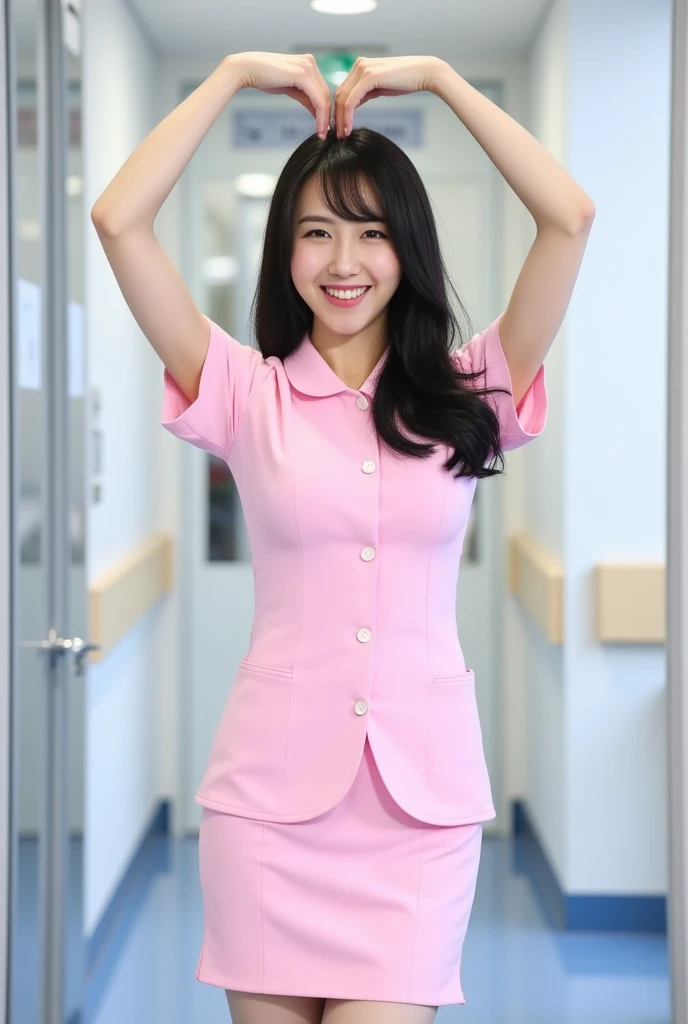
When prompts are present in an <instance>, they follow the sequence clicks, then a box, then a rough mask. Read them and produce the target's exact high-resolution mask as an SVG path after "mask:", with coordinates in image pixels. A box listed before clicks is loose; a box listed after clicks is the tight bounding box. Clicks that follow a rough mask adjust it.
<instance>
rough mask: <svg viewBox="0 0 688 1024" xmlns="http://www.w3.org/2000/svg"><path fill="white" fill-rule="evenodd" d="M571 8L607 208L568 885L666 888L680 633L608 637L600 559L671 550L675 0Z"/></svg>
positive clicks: (573, 96)
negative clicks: (594, 574)
mask: <svg viewBox="0 0 688 1024" xmlns="http://www.w3.org/2000/svg"><path fill="white" fill-rule="evenodd" d="M571 15H572V16H571V43H570V68H571V74H570V85H569V103H568V118H569V152H570V165H571V171H572V173H573V174H574V176H575V177H576V178H579V179H580V180H582V181H583V182H584V187H585V188H586V190H587V191H588V192H589V193H590V195H591V196H592V197H593V198H594V200H595V202H596V205H597V209H598V215H597V218H596V222H595V227H594V232H595V234H594V242H593V244H592V245H591V249H590V253H589V256H588V258H587V265H586V267H585V272H584V273H583V275H582V278H581V281H580V285H579V288H578V290H577V293H576V295H575V301H574V303H573V304H572V307H571V317H570V323H569V344H568V345H567V350H566V382H567V399H568V401H567V416H566V419H567V431H566V438H565V459H564V461H565V465H566V473H567V493H566V507H567V521H566V559H567V592H566V604H567V608H568V626H567V665H566V720H567V735H566V750H567V761H568V772H567V785H566V803H567V807H568V826H569V830H568V835H567V841H566V849H567V860H566V865H565V867H566V881H567V885H566V887H567V889H569V890H570V891H579V890H582V889H584V890H585V891H587V892H597V891H610V890H613V891H616V892H639V893H652V892H656V893H663V892H665V891H666V887H667V876H666V861H667V838H668V836H667V830H668V822H667V779H666V770H665V767H666V766H665V760H666V708H665V697H666V671H665V654H664V649H663V648H656V647H649V648H647V649H642V648H639V649H635V648H631V649H627V650H625V649H624V648H618V649H614V648H601V647H599V646H597V645H596V644H595V642H594V640H593V638H592V636H591V628H590V624H591V615H590V611H591V597H592V580H591V575H590V570H591V567H592V565H594V563H595V562H597V561H599V560H601V559H604V558H608V559H629V560H632V559H638V560H645V559H647V560H650V561H652V560H657V561H660V560H662V559H664V558H665V555H666V552H665V545H666V532H665V519H666V491H667V480H666V443H667V439H666V429H665V420H666V408H667V399H666V389H667V378H666V375H667V349H668V341H667V329H668V324H667V280H668V277H667V274H668V189H669V136H670V88H671V82H670V73H671V72H670V68H671V3H670V0H607V2H606V3H604V4H599V3H597V2H596V0H572V6H571ZM591 112H594V116H591ZM591 412H592V413H593V415H591ZM598 412H599V413H601V414H602V415H598Z"/></svg>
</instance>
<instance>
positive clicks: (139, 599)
mask: <svg viewBox="0 0 688 1024" xmlns="http://www.w3.org/2000/svg"><path fill="white" fill-rule="evenodd" d="M173 555H174V545H173V540H172V537H170V536H168V535H167V534H165V533H159V534H156V535H155V536H153V537H151V538H150V540H148V541H146V543H145V544H142V545H141V547H139V548H137V549H136V550H135V551H133V552H132V553H131V554H130V555H128V556H127V557H126V558H124V559H122V561H121V562H118V563H117V565H115V566H113V567H112V568H111V569H108V570H107V572H104V573H102V574H101V575H100V576H99V577H98V578H97V579H95V580H94V581H93V583H92V584H91V586H90V588H89V610H90V625H91V629H90V635H89V637H88V639H89V641H90V642H91V643H95V644H100V645H101V650H100V651H94V652H93V653H92V654H91V655H90V660H91V661H92V662H96V661H102V660H103V658H105V657H107V655H108V654H109V653H110V651H111V650H112V648H113V647H114V646H115V645H116V644H117V643H119V641H120V640H121V639H122V637H124V636H125V634H126V633H128V632H129V630H130V629H131V628H132V626H134V625H135V623H136V622H137V621H138V619H140V618H141V617H142V616H143V615H145V614H146V612H147V611H148V610H149V609H150V608H152V606H153V605H154V604H155V602H156V601H157V600H158V599H159V598H161V597H162V596H163V595H164V594H166V593H168V592H169V591H170V590H171V589H172V574H173Z"/></svg>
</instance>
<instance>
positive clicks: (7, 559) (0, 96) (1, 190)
mask: <svg viewBox="0 0 688 1024" xmlns="http://www.w3.org/2000/svg"><path fill="white" fill-rule="evenodd" d="M8 20H9V0H5V2H4V3H3V5H2V11H1V12H0V1016H3V1017H4V1019H5V1020H7V1019H8V1018H9V984H8V980H9V979H8V970H7V965H8V956H9V908H10V863H9V853H10V818H9V815H10V679H11V670H12V650H13V644H12V643H8V642H7V641H8V640H9V638H10V637H11V635H12V633H11V630H12V620H11V615H10V607H11V604H10V595H11V593H12V583H13V579H12V573H11V571H10V563H11V555H12V543H11V536H10V522H11V520H10V503H11V494H12V489H11V485H10V464H11V463H10V450H11V449H10V444H11V430H10V416H11V408H12V407H11V402H10V399H11V394H12V388H11V382H12V373H11V358H10V348H11V346H10V344H9V339H10V337H11V334H10V323H11V308H10V293H11V289H10V281H11V280H12V275H11V270H12V260H11V258H10V257H11V254H10V211H11V209H12V203H11V193H10V175H9V172H8V168H9V159H10V153H11V143H10V125H11V118H10V117H9V109H10V103H9V83H10V70H11V61H10V60H9V45H8V38H9V33H8Z"/></svg>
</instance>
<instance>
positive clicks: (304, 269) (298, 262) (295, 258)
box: [291, 246, 322, 287]
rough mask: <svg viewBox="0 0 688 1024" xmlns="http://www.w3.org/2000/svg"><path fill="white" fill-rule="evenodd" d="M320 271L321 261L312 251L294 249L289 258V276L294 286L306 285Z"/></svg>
mask: <svg viewBox="0 0 688 1024" xmlns="http://www.w3.org/2000/svg"><path fill="white" fill-rule="evenodd" d="M321 269H322V259H320V258H318V254H317V252H314V250H313V249H310V250H306V249H299V248H298V246H297V247H296V248H295V249H294V252H293V253H292V257H291V276H292V279H293V281H294V284H295V285H297V287H298V285H299V284H302V285H308V284H311V283H312V281H313V278H314V277H316V276H317V275H318V274H319V273H320V271H321Z"/></svg>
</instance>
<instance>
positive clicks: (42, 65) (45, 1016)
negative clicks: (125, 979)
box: [0, 0, 72, 1024]
mask: <svg viewBox="0 0 688 1024" xmlns="http://www.w3.org/2000/svg"><path fill="white" fill-rule="evenodd" d="M63 2H64V0H39V2H38V4H37V8H36V13H37V17H38V58H37V67H38V74H37V83H36V85H37V89H36V97H37V121H38V140H39V141H38V154H39V161H40V169H39V175H40V178H41V199H40V202H41V223H42V225H43V229H44V241H43V244H42V247H41V248H42V251H41V259H42V262H43V271H42V275H41V280H42V315H41V323H42V332H43V335H44V340H43V351H44V352H45V355H46V361H45V367H44V373H45V377H44V388H45V394H46V408H47V423H48V453H47V454H48V457H47V478H46V482H45V483H46V505H47V508H48V509H49V510H50V514H49V516H48V517H47V521H46V522H45V524H44V530H45V536H46V539H47V544H46V558H47V562H46V568H47V574H46V581H47V602H48V619H49V622H50V623H51V627H52V630H54V631H55V636H57V637H61V636H62V634H63V632H64V627H65V625H67V623H65V622H63V621H62V618H63V617H67V618H68V614H69V604H68V602H69V577H68V572H69V564H70V549H69V544H68V543H67V542H66V541H67V539H68V536H69V535H68V532H67V524H68V507H67V503H68V483H67V479H68V477H67V474H66V472H65V466H66V465H68V454H67V452H68V449H67V444H68V431H67V429H66V425H67V415H68V408H67V400H66V394H67V385H66V376H67V373H68V369H67V368H68V358H67V356H68V352H67V266H68V263H67V241H66V172H67V145H68V142H67V138H68V136H67V104H66V85H65V56H64V49H63V46H64V44H63ZM11 13H12V6H11V0H4V3H3V20H2V38H1V39H0V44H1V53H0V62H1V67H2V86H1V87H0V88H2V90H3V94H2V100H3V103H2V115H0V116H2V117H3V119H4V121H3V125H2V127H3V128H4V131H3V134H2V142H0V147H4V149H5V154H4V155H5V157H6V159H4V160H2V161H1V162H0V163H1V166H0V190H1V192H2V200H0V201H2V202H3V207H2V210H1V211H0V217H1V218H2V220H0V240H2V241H5V243H6V244H5V245H4V246H2V251H1V252H0V261H2V263H0V289H1V292H0V299H2V298H4V299H5V301H4V302H3V301H0V310H5V311H6V314H5V316H4V318H3V319H4V323H3V324H2V327H4V328H5V329H4V330H2V333H1V334H0V396H2V395H4V396H5V397H6V399H7V400H6V401H3V402H2V405H1V406H0V408H2V409H8V410H9V415H8V416H6V417H4V419H3V420H2V421H0V577H1V582H0V588H1V589H0V638H2V637H6V638H7V639H8V640H9V642H8V643H5V644H3V643H1V642H0V655H2V652H5V653H4V656H3V660H2V661H0V672H2V673H3V674H4V673H5V672H6V677H5V678H6V680H7V685H0V750H2V751H7V752H8V756H7V757H6V759H5V760H4V761H3V762H2V763H0V842H1V845H2V850H1V851H0V909H1V910H2V923H1V924H0V954H1V956H2V963H1V964H0V995H2V996H3V997H4V998H3V1004H4V1006H5V1007H6V1019H7V1020H9V1019H10V1010H11V1007H10V999H11V985H10V970H9V968H10V966H11V962H10V958H11V948H10V939H11V933H12V928H11V924H12V922H13V921H15V920H16V913H17V891H16V889H17V887H16V869H17V857H16V854H17V850H16V846H15V844H14V842H13V838H14V836H13V833H14V828H13V819H12V807H13V806H16V803H14V801H15V799H16V792H17V771H16V758H17V756H18V751H17V749H16V744H13V730H12V722H13V720H16V705H15V702H14V701H13V699H12V694H13V692H14V687H16V686H18V685H19V680H18V679H17V678H16V665H17V663H18V662H17V659H16V652H17V649H18V648H17V645H18V643H19V638H18V623H17V621H16V616H13V615H12V602H11V598H12V592H13V588H14V587H15V586H16V581H17V580H18V561H19V555H18V551H17V550H16V548H17V545H16V544H14V543H13V523H14V522H16V501H17V490H18V487H17V468H18V467H17V466H16V463H15V460H14V458H13V452H12V442H13V440H14V438H16V437H17V429H16V422H15V417H16V407H15V403H14V395H13V381H14V370H13V365H14V364H13V358H12V344H11V340H10V339H13V338H14V337H15V336H16V316H15V314H16V310H15V304H14V301H13V299H14V294H13V287H12V286H13V281H14V269H15V267H16V265H17V264H16V259H15V258H14V255H15V250H14V245H15V239H14V232H13V231H12V220H11V218H12V215H13V210H14V206H13V204H12V195H13V190H12V183H13V181H14V174H15V153H16V147H17V143H16V126H15V123H14V122H15V118H14V111H15V110H16V98H15V95H16V81H15V75H14V59H13V51H12V39H13V34H12V17H11ZM7 168H9V172H8V177H9V180H6V169H7ZM5 254H9V259H7V257H6V255H5ZM8 483H9V490H8V489H7V484H8ZM41 646H43V647H46V646H47V644H46V642H45V641H42V642H41ZM58 648H59V643H58V644H57V645H53V644H52V637H51V640H50V650H49V651H48V650H46V651H45V655H46V656H45V664H44V669H45V685H46V696H45V700H46V723H47V728H46V733H45V735H44V737H43V748H44V751H45V761H44V766H43V786H44V792H43V794H42V804H43V810H42V815H41V824H40V840H39V865H40V866H39V878H38V881H39V905H40V911H39V930H40V933H41V934H40V940H41V941H40V946H39V958H40V988H41V991H40V1001H39V1020H40V1024H64V1021H63V1011H64V1009H65V1006H64V1001H65V992H64V980H65V979H64V957H65V955H66V950H67V942H66V939H67V911H68V908H67V904H66V897H67V893H68V886H69V877H68V867H69V863H68V859H67V857H66V848H67V843H68V837H69V829H68V822H67V798H66V783H67V779H66V777H65V772H64V767H65V747H66V729H67V711H68V703H67V702H68V696H69V691H68V682H69V675H68V673H69V672H70V671H71V668H72V665H71V663H70V661H69V659H67V658H65V657H64V656H60V655H63V654H64V651H63V650H61V649H58ZM2 683H3V677H0V684H2ZM3 739H4V740H6V742H3ZM5 773H6V777H5Z"/></svg>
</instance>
